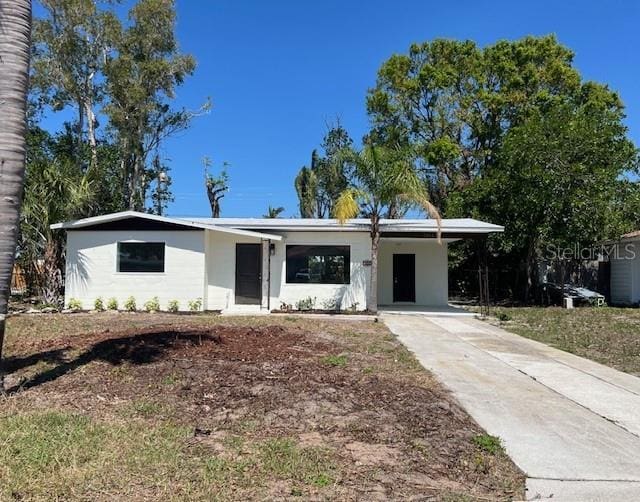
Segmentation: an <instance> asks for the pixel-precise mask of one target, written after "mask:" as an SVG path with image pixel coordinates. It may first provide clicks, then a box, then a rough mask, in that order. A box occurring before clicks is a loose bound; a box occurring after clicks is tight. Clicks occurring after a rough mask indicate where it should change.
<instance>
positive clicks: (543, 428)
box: [382, 314, 640, 501]
mask: <svg viewBox="0 0 640 502" xmlns="http://www.w3.org/2000/svg"><path fill="white" fill-rule="evenodd" d="M382 318H383V320H384V322H385V323H386V324H387V326H388V327H389V329H391V331H392V332H393V333H395V334H396V335H397V336H398V338H399V339H400V340H401V341H402V342H403V343H404V344H405V345H406V346H407V347H408V348H409V349H410V350H411V351H412V352H414V353H415V354H416V357H417V358H418V360H419V361H420V363H421V364H422V365H423V366H424V367H425V368H427V369H429V370H431V371H432V372H433V373H434V374H435V375H436V376H437V377H438V378H439V379H440V381H441V382H442V383H444V385H445V386H447V387H448V388H449V389H450V390H451V391H452V393H453V394H454V396H455V397H456V398H457V399H458V400H459V402H460V403H461V404H462V406H464V408H465V409H466V410H467V411H468V412H469V414H470V415H471V416H472V417H473V418H474V419H475V420H476V421H477V422H478V423H479V424H480V425H481V426H482V427H483V428H484V429H485V430H486V431H487V432H489V434H493V435H496V436H499V437H500V438H501V439H502V440H503V442H504V446H505V448H506V450H507V453H508V454H509V456H511V458H512V459H513V460H514V462H515V463H516V464H517V465H518V466H519V467H520V468H521V469H522V470H523V471H524V472H525V474H526V475H527V498H528V499H535V498H549V497H553V500H574V501H578V500H579V501H588V500H640V379H639V378H636V377H633V376H631V375H627V374H625V373H621V372H619V371H616V370H613V369H611V368H608V367H605V366H602V365H599V364H596V363H594V362H591V361H588V360H586V359H583V358H580V357H577V356H574V355H571V354H568V353H566V352H562V351H559V350H556V349H553V348H551V347H548V346H546V345H544V344H541V343H538V342H535V341H532V340H527V339H525V338H522V337H520V336H517V335H514V334H511V333H508V332H506V331H504V330H502V329H499V328H496V327H494V326H491V325H489V324H487V323H484V322H482V321H480V320H478V319H473V318H465V317H462V318H460V317H458V318H456V317H437V316H424V315H410V314H383V315H382Z"/></svg>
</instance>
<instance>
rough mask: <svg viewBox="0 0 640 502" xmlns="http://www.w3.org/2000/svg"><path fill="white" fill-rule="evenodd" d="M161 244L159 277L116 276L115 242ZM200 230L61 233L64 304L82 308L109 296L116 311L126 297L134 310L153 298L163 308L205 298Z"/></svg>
mask: <svg viewBox="0 0 640 502" xmlns="http://www.w3.org/2000/svg"><path fill="white" fill-rule="evenodd" d="M145 241H146V242H165V244H166V246H165V271H164V272H162V273H140V272H138V273H133V272H118V271H117V259H118V251H117V246H118V242H145ZM204 257H205V255H204V231H202V230H196V231H190V230H188V231H168V230H163V231H138V230H136V231H95V230H93V231H91V230H74V231H70V232H67V264H66V283H65V305H66V304H68V302H69V299H70V298H77V299H78V300H80V301H81V302H82V306H83V308H85V309H91V308H93V304H94V301H95V299H96V298H98V297H102V298H103V300H104V301H105V303H106V301H107V300H108V299H109V298H111V297H115V298H117V300H118V303H119V305H120V308H122V306H123V304H124V302H125V301H126V299H127V298H129V296H133V297H134V298H135V299H136V303H137V306H138V308H139V309H141V308H143V305H144V303H145V302H146V301H148V300H150V299H151V298H153V297H154V296H157V297H158V298H159V300H160V305H161V308H163V309H164V308H166V306H167V303H168V302H169V301H170V300H178V301H179V302H180V308H181V309H182V310H187V302H188V301H189V300H195V299H197V298H203V299H204V297H205V258H204Z"/></svg>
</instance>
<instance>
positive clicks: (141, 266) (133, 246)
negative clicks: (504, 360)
mask: <svg viewBox="0 0 640 502" xmlns="http://www.w3.org/2000/svg"><path fill="white" fill-rule="evenodd" d="M118 272H164V242H118Z"/></svg>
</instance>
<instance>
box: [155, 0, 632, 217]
mask: <svg viewBox="0 0 640 502" xmlns="http://www.w3.org/2000/svg"><path fill="white" fill-rule="evenodd" d="M177 8H178V38H179V41H180V45H181V48H182V50H183V51H185V52H189V53H191V54H193V55H194V56H195V58H196V59H197V62H198V68H197V70H196V73H195V75H194V76H193V77H191V78H190V79H189V80H188V81H187V82H186V84H185V85H184V86H183V87H182V88H180V89H179V90H178V100H177V104H179V105H184V106H187V107H190V108H196V107H198V106H199V105H200V104H201V103H202V102H203V101H204V100H205V98H206V97H207V96H211V98H212V101H213V105H214V106H213V109H212V111H211V113H210V114H209V115H207V116H203V117H200V118H198V119H196V120H195V121H194V123H193V126H192V127H191V128H190V129H189V130H188V131H186V132H184V133H182V134H181V135H180V136H178V137H175V138H172V139H170V140H169V141H168V142H167V143H166V146H165V149H164V154H165V157H166V158H167V159H168V160H169V163H170V165H171V166H172V173H171V174H172V176H173V180H174V184H173V190H174V194H175V197H176V200H175V202H174V203H173V204H172V205H171V206H170V207H169V211H168V213H169V214H172V215H208V214H209V206H208V201H207V197H206V193H205V191H204V188H203V171H202V163H201V159H202V157H203V156H205V155H206V156H209V157H211V158H212V159H214V162H215V166H217V167H218V168H219V167H220V166H221V165H222V162H223V161H227V162H229V163H230V164H231V168H230V169H229V174H230V176H231V191H230V192H229V193H228V194H227V196H226V197H225V198H224V199H223V202H222V215H223V216H261V215H262V214H263V213H264V212H265V211H266V208H267V206H268V205H269V204H271V205H275V206H284V207H285V209H286V211H285V213H284V214H285V215H287V216H294V215H296V214H297V198H296V194H295V190H294V188H293V179H294V177H295V175H296V173H297V171H298V170H299V168H300V167H301V166H302V165H304V164H306V163H308V161H309V158H310V155H311V151H312V149H313V148H316V147H317V146H318V144H319V143H320V141H321V140H322V137H323V135H324V133H325V131H326V124H327V123H329V122H331V121H333V120H335V118H336V117H339V118H340V120H341V122H342V124H343V125H344V126H345V127H346V128H347V129H348V130H349V132H350V133H351V135H352V137H353V138H355V139H357V140H359V139H360V138H361V137H362V135H363V134H364V133H365V132H366V131H367V128H368V120H367V115H366V112H365V95H366V91H367V89H368V88H369V87H371V86H373V85H374V83H375V78H376V72H377V70H378V68H379V67H380V65H381V64H382V62H383V61H384V60H386V59H387V58H388V57H389V56H390V55H392V54H393V53H399V52H406V50H407V49H408V47H409V45H410V44H411V43H412V42H419V41H425V40H430V39H433V38H437V37H446V38H455V39H471V40H474V41H476V42H477V43H478V44H479V45H481V46H483V45H487V44H491V43H493V42H495V41H496V40H499V39H516V38H520V37H522V36H525V35H545V34H548V33H555V34H556V35H557V37H558V39H559V40H560V42H561V43H563V44H565V45H566V46H568V47H570V48H571V49H572V50H573V51H574V52H575V54H576V57H575V65H576V67H577V68H578V69H579V70H580V71H581V73H582V75H583V76H584V78H586V79H589V80H596V81H599V82H605V83H608V84H609V85H610V87H611V88H612V89H615V90H617V91H618V92H619V93H620V95H621V97H622V99H623V101H624V103H625V104H626V106H627V115H628V119H627V124H628V126H629V128H630V131H631V136H632V138H633V139H634V141H635V142H636V143H640V86H639V85H638V77H640V47H639V44H638V30H639V29H640V28H639V27H640V2H635V1H633V0H629V1H626V2H622V1H614V0H610V1H607V2H596V1H594V0H582V1H560V0H555V1H548V0H544V1H540V0H536V1H531V0H529V1H517V0H510V1H492V2H489V1H481V0H475V1H467V0H464V1H455V0H449V1H442V0H439V1H426V0H423V1H417V0H416V1H413V0H412V1H409V0H396V1H382V0H367V1H364V0H362V1H355V0H342V1H340V0H315V1H308V0H306V1H303V0H270V1H265V0H177Z"/></svg>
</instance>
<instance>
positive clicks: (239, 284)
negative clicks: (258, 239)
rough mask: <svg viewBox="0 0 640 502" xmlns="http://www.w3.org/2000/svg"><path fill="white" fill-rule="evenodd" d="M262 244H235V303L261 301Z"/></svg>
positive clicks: (256, 303) (250, 303)
mask: <svg viewBox="0 0 640 502" xmlns="http://www.w3.org/2000/svg"><path fill="white" fill-rule="evenodd" d="M261 271H262V246H261V245H260V244H236V303H237V304H243V305H259V304H260V303H261V302H262V272H261Z"/></svg>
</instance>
